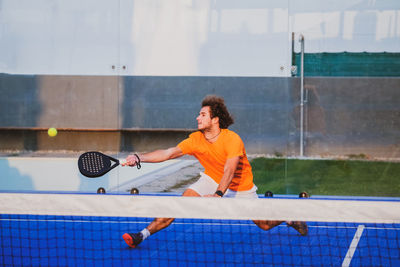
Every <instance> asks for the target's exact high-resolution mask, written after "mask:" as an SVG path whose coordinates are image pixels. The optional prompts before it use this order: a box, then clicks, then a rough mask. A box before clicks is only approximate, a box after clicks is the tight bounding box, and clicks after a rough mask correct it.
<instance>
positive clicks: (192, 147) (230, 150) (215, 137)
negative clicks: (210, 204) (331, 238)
mask: <svg viewBox="0 0 400 267" xmlns="http://www.w3.org/2000/svg"><path fill="white" fill-rule="evenodd" d="M196 120H197V127H198V131H197V132H194V133H192V134H191V135H190V136H189V138H187V139H185V140H183V141H182V142H181V143H179V144H178V145H177V146H176V147H172V148H169V149H164V150H157V151H154V152H150V153H146V154H142V155H130V156H128V157H127V158H126V163H124V164H123V165H124V166H125V165H127V166H132V167H133V166H136V164H138V163H140V162H162V161H166V160H169V159H174V158H178V157H181V156H183V155H185V154H189V155H192V156H194V157H196V158H197V159H198V160H199V162H200V163H201V165H202V166H203V167H204V169H205V170H204V173H201V174H200V179H199V180H198V181H197V182H196V183H194V184H192V185H191V186H190V187H189V188H188V189H186V191H185V192H184V193H183V196H197V197H200V196H204V197H223V196H224V197H243V198H257V197H258V196H257V193H256V190H257V187H256V186H255V185H254V183H253V174H252V171H251V166H250V163H249V161H248V159H247V155H246V151H245V148H244V144H243V141H242V140H241V138H240V137H239V136H238V135H237V134H236V133H235V132H233V131H230V130H228V127H229V126H230V125H231V124H233V119H232V117H231V115H230V114H229V112H228V110H227V108H226V106H225V103H224V99H222V98H220V97H217V96H207V97H205V98H204V99H203V102H202V108H201V110H200V113H199V116H198V117H197V119H196ZM173 221H174V219H173V218H156V219H154V221H153V222H151V223H150V224H149V225H148V226H147V227H146V228H144V229H143V230H142V231H141V232H139V233H125V234H124V235H123V239H124V240H125V242H126V243H127V244H128V246H130V247H133V248H134V247H136V246H137V245H138V244H139V243H141V242H142V241H143V240H144V239H146V238H147V237H148V236H150V235H152V234H154V233H156V232H158V231H160V230H162V229H164V228H166V227H168V226H169V225H170V224H171V223H172V222H173ZM254 223H255V224H256V225H257V226H258V227H260V228H261V229H263V230H269V229H271V228H273V227H275V226H277V225H280V224H281V223H282V221H254ZM287 224H288V225H289V226H291V227H293V228H294V229H296V230H297V231H298V232H299V233H300V234H301V235H307V233H308V227H307V224H305V223H304V222H287Z"/></svg>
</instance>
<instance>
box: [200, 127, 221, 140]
mask: <svg viewBox="0 0 400 267" xmlns="http://www.w3.org/2000/svg"><path fill="white" fill-rule="evenodd" d="M202 132H203V135H204V138H205V139H206V140H207V141H209V142H211V143H213V142H215V141H216V140H217V139H218V136H219V134H220V133H221V129H220V128H219V127H213V128H210V129H205V130H203V131H202Z"/></svg>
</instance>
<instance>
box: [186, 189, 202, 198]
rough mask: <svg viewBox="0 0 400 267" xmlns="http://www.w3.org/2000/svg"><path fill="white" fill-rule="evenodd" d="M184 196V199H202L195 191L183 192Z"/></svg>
mask: <svg viewBox="0 0 400 267" xmlns="http://www.w3.org/2000/svg"><path fill="white" fill-rule="evenodd" d="M182 196H184V197H200V194H199V193H197V192H196V191H194V190H193V189H190V188H188V189H186V190H185V192H183V194H182Z"/></svg>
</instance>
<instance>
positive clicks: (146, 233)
mask: <svg viewBox="0 0 400 267" xmlns="http://www.w3.org/2000/svg"><path fill="white" fill-rule="evenodd" d="M140 233H142V235H143V240H145V239H146V238H148V237H149V236H150V232H149V230H147V228H144V229H143V230H142V231H141V232H140Z"/></svg>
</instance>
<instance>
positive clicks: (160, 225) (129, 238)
mask: <svg viewBox="0 0 400 267" xmlns="http://www.w3.org/2000/svg"><path fill="white" fill-rule="evenodd" d="M182 196H184V197H199V196H200V195H199V194H198V193H197V192H196V191H194V190H192V189H190V188H189V189H186V190H185V192H183V195H182ZM174 220H175V219H174V218H155V219H154V220H153V221H152V222H151V223H150V224H149V225H148V226H147V227H146V228H144V229H143V230H142V231H141V232H139V233H131V234H129V233H125V234H124V235H123V236H122V238H123V239H124V240H125V242H126V244H127V245H128V246H130V247H132V248H135V247H136V246H137V245H139V244H140V243H141V242H142V241H143V240H144V239H146V238H147V237H149V236H150V235H152V234H155V233H157V232H158V231H160V230H162V229H164V228H167V227H168V226H170V225H171V223H172V222H173V221H174Z"/></svg>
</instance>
